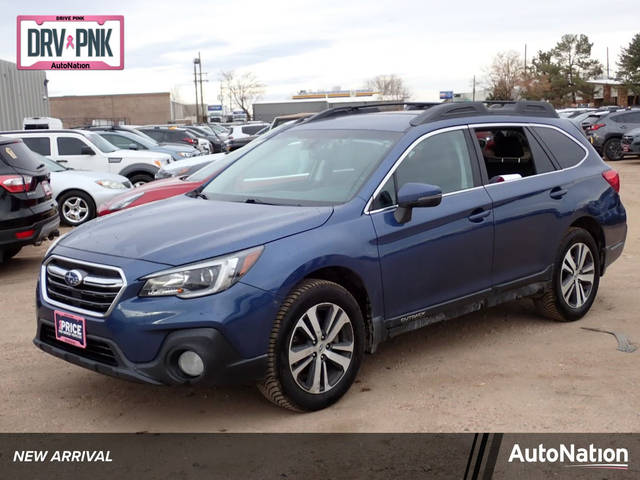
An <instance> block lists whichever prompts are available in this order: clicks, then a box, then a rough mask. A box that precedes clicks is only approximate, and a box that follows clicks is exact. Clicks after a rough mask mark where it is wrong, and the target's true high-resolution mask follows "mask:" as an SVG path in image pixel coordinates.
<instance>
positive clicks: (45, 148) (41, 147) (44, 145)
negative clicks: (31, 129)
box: [22, 137, 51, 156]
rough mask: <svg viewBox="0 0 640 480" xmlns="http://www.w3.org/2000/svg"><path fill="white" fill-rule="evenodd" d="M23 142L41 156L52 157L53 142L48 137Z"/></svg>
mask: <svg viewBox="0 0 640 480" xmlns="http://www.w3.org/2000/svg"><path fill="white" fill-rule="evenodd" d="M22 141H23V142H24V143H25V145H26V146H27V147H29V148H30V149H31V150H33V151H34V152H36V153H39V154H40V155H45V156H46V155H51V141H50V140H49V138H48V137H28V138H23V139H22Z"/></svg>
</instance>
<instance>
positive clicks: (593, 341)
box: [0, 159, 640, 432]
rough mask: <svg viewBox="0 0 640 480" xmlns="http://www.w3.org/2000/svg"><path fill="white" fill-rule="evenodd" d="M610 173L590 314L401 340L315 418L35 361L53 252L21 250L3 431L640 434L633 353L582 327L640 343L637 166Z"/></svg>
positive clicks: (10, 272) (3, 381) (498, 317)
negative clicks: (612, 193) (41, 278)
mask: <svg viewBox="0 0 640 480" xmlns="http://www.w3.org/2000/svg"><path fill="white" fill-rule="evenodd" d="M613 167H614V168H616V169H617V170H618V171H619V172H620V177H621V184H622V188H621V195H622V199H623V202H624V205H625V207H626V208H627V214H628V226H629V233H628V237H627V244H626V248H625V250H624V252H623V254H622V256H621V258H620V259H619V260H618V261H617V262H616V263H614V264H613V265H612V267H611V268H610V269H609V270H608V272H607V274H606V275H605V276H604V278H603V279H602V281H601V283H600V290H599V292H598V297H597V299H596V302H595V303H594V305H593V308H592V309H591V312H590V313H589V314H587V316H586V317H585V318H583V319H582V320H581V321H579V322H575V323H556V322H552V321H549V320H546V319H544V318H541V317H539V316H537V315H536V313H535V311H534V310H533V305H532V303H531V302H530V301H528V300H522V301H519V302H514V303H510V304H507V305H504V306H500V307H496V308H492V309H490V310H486V311H483V312H478V313H475V314H472V315H467V316H465V317H462V318H459V319H456V320H452V321H449V322H445V323H441V324H436V325H432V326H429V327H426V328H424V329H422V330H418V331H416V332H413V333H408V334H405V335H403V336H400V337H397V338H395V339H393V340H392V341H390V342H387V343H384V344H382V345H381V347H380V348H379V350H378V352H377V353H376V354H375V355H368V356H367V357H366V358H365V361H364V363H363V367H362V369H361V371H360V374H359V376H358V379H357V381H356V384H355V385H354V386H353V387H352V388H351V390H350V391H349V392H348V393H347V394H346V395H345V397H344V398H343V399H342V400H341V401H339V402H338V403H337V404H336V405H334V406H332V407H331V408H328V409H326V410H323V411H319V412H315V413H309V414H296V413H291V412H289V411H286V410H283V409H280V408H278V407H275V406H273V405H271V404H270V403H268V402H267V401H266V400H264V399H263V397H262V396H261V395H260V393H259V392H258V391H257V389H255V388H253V387H225V388H211V389H205V388H194V387H171V388H170V387H154V386H150V385H139V384H135V383H129V382H126V381H123V380H119V379H114V378H110V377H106V376H102V375H99V374H96V373H93V372H91V371H88V370H85V369H82V368H80V367H77V366H74V365H71V364H69V363H66V362H64V361H62V360H59V359H57V358H54V357H52V356H50V355H47V354H45V353H43V352H41V351H40V350H38V349H37V348H36V347H35V346H34V345H33V344H32V343H31V340H32V338H33V335H34V333H35V318H34V315H35V313H34V312H35V309H34V290H35V285H36V279H37V274H38V269H39V266H40V261H41V259H42V256H43V254H44V252H45V251H46V249H47V247H48V244H43V245H41V246H40V247H27V248H25V249H23V251H22V252H21V253H20V254H19V255H18V256H17V257H16V258H15V259H14V260H13V261H10V262H9V263H7V264H5V265H2V266H0V326H1V327H2V335H1V336H0V431H4V432H33V431H44V432H93V431H100V432H103V431H104V432H110V431H114V432H115V431H118V432H120V431H122V432H141V431H149V432H159V431H170V432H403V431H406V432H423V431H426V432H461V431H511V432H547V431H554V432H634V431H639V430H640V409H639V408H638V406H639V405H640V376H639V375H638V367H639V366H640V350H638V351H636V352H634V353H623V352H620V351H618V350H617V349H616V347H617V342H616V340H615V338H614V337H613V336H611V335H608V334H605V333H598V332H593V331H587V330H584V329H582V328H581V327H592V328H599V329H604V330H609V331H616V332H622V333H625V334H626V335H627V336H628V337H630V339H631V341H632V342H635V343H637V344H640V321H639V320H640V294H639V292H640V273H639V272H640V226H639V225H638V224H637V223H636V222H635V218H636V217H637V216H638V215H640V198H639V196H638V193H639V192H640V159H628V160H624V161H622V162H617V163H615V164H614V165H613ZM540 235H541V238H544V232H540ZM541 241H544V240H541ZM470 248H472V247H471V246H470Z"/></svg>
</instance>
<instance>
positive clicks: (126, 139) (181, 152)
mask: <svg viewBox="0 0 640 480" xmlns="http://www.w3.org/2000/svg"><path fill="white" fill-rule="evenodd" d="M92 130H94V131H95V132H96V133H98V134H99V135H100V136H101V137H102V138H104V139H105V140H106V141H108V142H109V143H111V144H113V145H115V146H116V147H118V148H122V149H125V150H150V151H152V152H162V153H168V154H169V155H171V158H173V160H174V161H176V160H182V159H185V158H189V157H193V156H196V155H199V154H200V152H199V151H198V150H197V149H196V148H193V147H190V146H189V145H185V144H179V143H176V144H171V143H158V142H157V141H155V140H154V139H153V138H151V137H149V136H148V135H146V134H144V133H143V132H139V133H135V132H132V131H129V130H124V129H105V130H99V129H92Z"/></svg>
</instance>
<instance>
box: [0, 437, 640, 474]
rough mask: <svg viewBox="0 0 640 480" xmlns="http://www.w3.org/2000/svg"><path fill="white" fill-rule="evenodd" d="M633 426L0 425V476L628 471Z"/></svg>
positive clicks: (632, 464)
mask: <svg viewBox="0 0 640 480" xmlns="http://www.w3.org/2000/svg"><path fill="white" fill-rule="evenodd" d="M639 476H640V435H636V434H620V435H617V434H575V435H574V434H505V435H503V434H0V478H10V479H30V480H31V479H51V478H60V479H66V478H73V479H74V480H79V479H85V478H87V479H91V480H99V479H103V478H108V479H112V480H115V479H129V478H130V479H136V480H138V479H154V480H155V479H172V480H173V479H183V478H184V479H191V478H194V479H196V478H198V479H199V478H203V479H204V478H206V479H242V480H244V479H247V480H251V479H260V480H264V479H278V480H283V479H286V480H292V479H305V480H306V479H316V478H318V479H320V478H321V479H361V478H362V479H371V480H376V479H388V478H391V479H393V480H402V479H422V478H424V479H431V478H436V479H464V480H479V479H483V480H484V479H490V478H495V479H512V478H518V479H539V478H540V479H541V478H556V479H564V478H578V479H599V480H601V479H628V478H638V477H639Z"/></svg>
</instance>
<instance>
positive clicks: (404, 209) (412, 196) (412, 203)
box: [393, 183, 442, 223]
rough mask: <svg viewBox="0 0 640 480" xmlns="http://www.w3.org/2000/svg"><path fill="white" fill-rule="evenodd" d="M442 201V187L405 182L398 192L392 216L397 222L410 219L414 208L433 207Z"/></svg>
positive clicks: (404, 221) (405, 221)
mask: <svg viewBox="0 0 640 480" xmlns="http://www.w3.org/2000/svg"><path fill="white" fill-rule="evenodd" d="M441 201H442V189H441V188H440V187H438V186H436V185H428V184H426V183H405V184H404V185H403V186H402V187H400V191H399V192H398V208H397V209H396V211H395V212H394V214H393V216H394V218H395V219H396V222H398V223H407V222H409V221H411V211H412V210H413V209H414V208H423V207H435V206H437V205H440V202H441Z"/></svg>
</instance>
